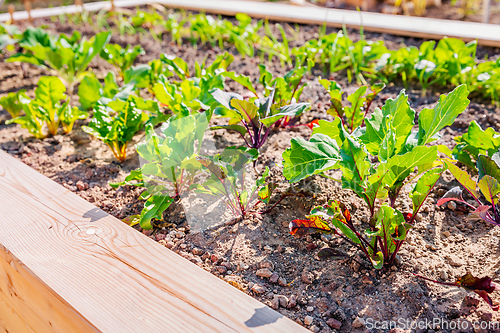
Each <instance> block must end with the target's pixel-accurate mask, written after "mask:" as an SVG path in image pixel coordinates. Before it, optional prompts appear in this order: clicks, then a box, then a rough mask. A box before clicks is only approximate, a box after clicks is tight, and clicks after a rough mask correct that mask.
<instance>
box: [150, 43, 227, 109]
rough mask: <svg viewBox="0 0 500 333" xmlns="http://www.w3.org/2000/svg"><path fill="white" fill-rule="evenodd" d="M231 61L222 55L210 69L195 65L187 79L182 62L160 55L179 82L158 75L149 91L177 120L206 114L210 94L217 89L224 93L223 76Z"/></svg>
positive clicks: (210, 99) (184, 64)
mask: <svg viewBox="0 0 500 333" xmlns="http://www.w3.org/2000/svg"><path fill="white" fill-rule="evenodd" d="M232 61H233V56H231V55H230V54H229V53H227V52H226V53H224V54H221V55H219V56H218V57H217V58H216V59H215V60H214V61H213V62H212V64H210V65H207V64H206V63H205V62H202V63H201V64H200V63H196V66H195V73H194V75H192V76H191V74H190V73H189V70H188V67H187V63H186V62H184V60H182V59H180V58H177V57H170V56H164V55H162V62H165V63H166V64H167V66H168V68H169V70H170V71H172V72H173V73H175V74H176V75H177V76H178V77H179V78H181V81H178V82H177V81H173V80H168V79H167V77H166V76H165V75H163V74H160V75H159V78H158V82H157V83H156V84H155V85H154V86H153V88H152V90H153V93H154V95H155V97H156V98H157V99H158V101H159V102H160V103H162V105H163V106H165V107H167V108H168V109H169V110H170V111H171V112H172V113H173V114H174V115H177V116H179V117H184V116H186V115H188V114H190V113H193V112H197V111H200V110H208V109H209V108H210V106H211V105H212V104H213V103H214V102H215V99H214V98H213V96H212V93H213V92H214V91H216V90H217V89H224V77H223V74H224V73H225V70H226V68H227V66H229V64H231V62H232Z"/></svg>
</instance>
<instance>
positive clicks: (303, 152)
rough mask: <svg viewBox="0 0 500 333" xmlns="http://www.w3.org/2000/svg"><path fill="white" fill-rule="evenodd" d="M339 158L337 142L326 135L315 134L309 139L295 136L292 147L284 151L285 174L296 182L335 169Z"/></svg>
mask: <svg viewBox="0 0 500 333" xmlns="http://www.w3.org/2000/svg"><path fill="white" fill-rule="evenodd" d="M339 160H340V152H339V147H338V146H337V143H336V142H335V141H333V140H332V139H330V138H329V137H327V136H326V135H323V134H315V135H313V136H312V137H311V139H310V140H309V141H306V140H304V139H302V138H293V139H292V141H291V147H290V148H288V149H287V150H285V151H284V152H283V175H284V176H285V178H286V179H288V181H290V182H291V183H295V182H298V181H299V180H301V179H304V178H306V177H309V176H312V175H316V174H320V173H323V172H324V171H326V170H330V169H333V168H334V167H336V165H337V163H338V161H339Z"/></svg>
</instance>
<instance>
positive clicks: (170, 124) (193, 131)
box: [110, 113, 209, 229]
mask: <svg viewBox="0 0 500 333" xmlns="http://www.w3.org/2000/svg"><path fill="white" fill-rule="evenodd" d="M208 121H209V119H208V118H207V114H206V113H200V114H196V115H189V116H186V117H183V118H179V119H175V120H173V119H170V120H168V121H167V122H165V123H164V124H162V126H161V127H160V129H159V131H158V133H157V132H155V130H154V127H153V126H152V125H151V124H149V125H148V126H147V127H146V137H145V138H144V139H143V140H142V141H141V143H139V144H138V145H137V146H136V150H137V153H138V154H139V156H140V157H141V158H142V159H144V161H146V162H145V163H144V164H143V165H142V166H141V168H139V169H137V170H134V171H132V172H131V173H130V175H128V176H127V177H126V178H125V180H124V181H123V182H121V183H115V184H110V185H111V186H112V187H115V188H116V187H118V186H123V185H130V186H139V187H144V188H146V190H145V191H144V192H143V193H142V194H141V199H144V200H146V203H145V204H144V209H143V211H142V212H141V214H140V215H139V216H137V218H136V219H134V221H136V223H140V225H141V227H142V228H143V229H151V228H152V224H151V220H152V219H157V220H162V219H163V217H162V214H163V212H164V211H165V210H166V209H167V208H168V207H169V206H170V204H171V203H172V202H173V201H174V199H175V198H179V197H180V196H181V195H184V194H185V193H187V192H188V191H189V187H190V186H191V185H192V184H193V183H194V180H195V177H196V176H197V175H198V174H199V173H200V172H201V171H202V164H201V163H200V162H198V160H197V159H196V158H197V157H198V156H199V155H198V154H199V152H200V147H201V144H202V141H203V134H204V133H205V130H206V128H207V126H208Z"/></svg>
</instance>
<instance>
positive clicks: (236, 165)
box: [192, 147, 272, 217]
mask: <svg viewBox="0 0 500 333" xmlns="http://www.w3.org/2000/svg"><path fill="white" fill-rule="evenodd" d="M257 155H258V153H257V150H256V149H248V148H241V147H240V148H236V147H227V148H225V149H224V151H223V152H222V153H220V154H216V155H215V156H210V157H206V156H204V157H200V158H198V160H199V162H200V163H201V164H203V166H204V167H205V168H206V169H207V170H208V171H209V172H210V178H208V179H207V180H206V181H205V182H204V183H203V184H195V185H193V186H192V187H193V189H195V192H197V193H205V194H209V195H213V196H216V197H217V198H219V199H220V200H221V201H222V202H224V203H225V204H226V206H227V207H228V208H229V210H230V211H231V213H232V214H233V216H235V217H238V216H241V217H245V216H246V215H248V214H249V213H250V212H251V210H252V209H253V208H254V207H255V206H257V204H259V203H260V202H268V201H269V197H270V196H271V191H272V187H270V186H269V184H267V185H266V179H267V177H268V175H269V168H268V167H266V169H265V170H264V172H263V173H262V175H260V176H259V177H258V178H257V179H256V181H255V182H250V184H248V182H245V179H246V178H247V177H248V176H247V171H246V166H248V164H247V163H249V162H251V161H254V160H255V159H256V158H257Z"/></svg>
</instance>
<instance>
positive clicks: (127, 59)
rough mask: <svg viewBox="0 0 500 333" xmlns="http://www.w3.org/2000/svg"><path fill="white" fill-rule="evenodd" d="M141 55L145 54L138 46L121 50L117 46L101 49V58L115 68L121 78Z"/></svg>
mask: <svg viewBox="0 0 500 333" xmlns="http://www.w3.org/2000/svg"><path fill="white" fill-rule="evenodd" d="M142 54H145V52H144V49H143V48H142V47H141V46H140V45H136V46H134V47H131V46H130V45H127V47H126V48H122V47H121V46H120V45H119V44H108V45H106V46H105V47H104V48H103V49H102V51H101V58H103V59H104V60H106V61H107V62H109V63H110V64H111V65H113V66H115V67H117V68H118V70H119V74H120V76H121V77H123V75H124V73H125V71H126V70H127V69H129V68H130V67H131V66H132V65H133V64H134V61H135V59H136V58H137V57H138V56H139V55H142Z"/></svg>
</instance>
